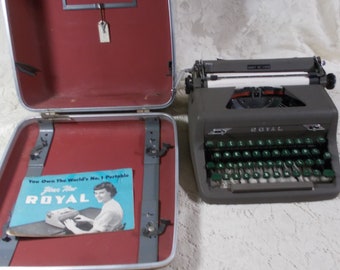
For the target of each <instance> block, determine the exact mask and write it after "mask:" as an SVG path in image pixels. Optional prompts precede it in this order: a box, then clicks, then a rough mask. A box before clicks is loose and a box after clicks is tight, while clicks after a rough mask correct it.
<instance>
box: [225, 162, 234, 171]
mask: <svg viewBox="0 0 340 270" xmlns="http://www.w3.org/2000/svg"><path fill="white" fill-rule="evenodd" d="M225 167H226V169H229V170H232V169H234V163H233V162H227V163H226V164H225Z"/></svg>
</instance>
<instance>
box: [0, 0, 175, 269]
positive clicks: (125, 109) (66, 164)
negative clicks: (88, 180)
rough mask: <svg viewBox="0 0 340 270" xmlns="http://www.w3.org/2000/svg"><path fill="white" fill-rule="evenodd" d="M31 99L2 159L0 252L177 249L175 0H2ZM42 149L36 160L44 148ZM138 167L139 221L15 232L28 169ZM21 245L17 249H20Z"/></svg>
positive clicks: (138, 255)
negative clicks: (128, 225) (85, 230)
mask: <svg viewBox="0 0 340 270" xmlns="http://www.w3.org/2000/svg"><path fill="white" fill-rule="evenodd" d="M2 4H3V9H4V11H5V18H6V20H7V22H8V25H7V27H8V33H9V37H10V46H11V49H12V51H13V67H14V68H15V70H16V72H15V76H16V78H15V79H16V85H17V90H18V95H19V97H20V99H21V100H22V104H23V105H24V106H25V107H26V108H28V109H29V110H32V111H35V112H37V114H38V113H40V116H37V117H33V118H31V119H28V120H24V121H23V122H22V123H21V124H20V125H19V126H18V127H17V129H16V131H15V133H14V135H13V137H12V139H11V141H10V143H9V145H8V149H7V151H6V154H5V155H4V157H3V160H2V163H1V164H2V165H1V169H0V224H1V226H3V230H2V240H1V245H0V249H1V250H0V261H1V264H2V265H3V266H6V265H8V266H23V267H28V266H33V267H41V268H44V267H48V268H49V269H50V268H51V267H52V268H53V269H131V268H139V269H146V268H155V267H161V266H164V265H166V264H168V263H169V262H170V261H171V259H172V258H173V257H174V254H175V247H176V216H177V196H176V193H177V192H176V191H177V184H178V153H177V151H178V149H177V131H176V123H175V121H174V119H173V118H172V117H171V116H170V115H168V114H165V113H161V112H150V110H156V109H162V108H165V107H167V106H168V105H170V104H171V102H172V101H173V99H174V94H175V89H174V85H175V83H174V82H175V76H174V70H173V67H174V65H173V58H172V57H173V47H172V31H171V8H170V1H168V0H152V1H151V0H121V1H116V0H112V1H102V2H101V3H99V4H97V3H91V2H90V1H88V0H48V1H46V0H34V1H26V0H7V1H6V0H3V1H2ZM37 157H38V158H37ZM127 167H129V168H132V169H133V192H134V220H135V227H134V229H133V230H126V231H125V230H123V231H118V232H108V233H96V234H88V235H77V236H70V237H59V238H58V237H56V238H14V237H11V236H8V235H6V224H7V223H8V220H9V219H10V215H11V211H12V209H13V207H14V204H15V202H16V198H17V195H18V192H19V190H20V186H21V183H22V180H23V179H24V177H25V176H27V175H30V176H38V175H53V174H68V173H77V172H88V171H99V170H111V169H117V168H127ZM13 250H14V253H13V254H12V253H11V252H12V251H13Z"/></svg>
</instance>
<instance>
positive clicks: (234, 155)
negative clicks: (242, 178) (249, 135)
mask: <svg viewBox="0 0 340 270" xmlns="http://www.w3.org/2000/svg"><path fill="white" fill-rule="evenodd" d="M241 157H242V154H241V152H238V151H235V152H234V153H233V158H235V159H240V158H241Z"/></svg>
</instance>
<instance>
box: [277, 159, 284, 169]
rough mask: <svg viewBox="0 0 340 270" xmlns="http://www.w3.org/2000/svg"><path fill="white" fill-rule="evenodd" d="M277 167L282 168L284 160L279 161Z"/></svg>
mask: <svg viewBox="0 0 340 270" xmlns="http://www.w3.org/2000/svg"><path fill="white" fill-rule="evenodd" d="M275 166H276V167H279V168H281V167H283V166H284V162H283V161H282V160H277V161H276V162H275Z"/></svg>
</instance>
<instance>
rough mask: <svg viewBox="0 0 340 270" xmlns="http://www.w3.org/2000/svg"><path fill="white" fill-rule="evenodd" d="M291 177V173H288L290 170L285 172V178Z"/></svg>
mask: <svg viewBox="0 0 340 270" xmlns="http://www.w3.org/2000/svg"><path fill="white" fill-rule="evenodd" d="M290 176H291V174H290V171H288V170H284V171H283V177H284V178H289V177H290Z"/></svg>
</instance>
